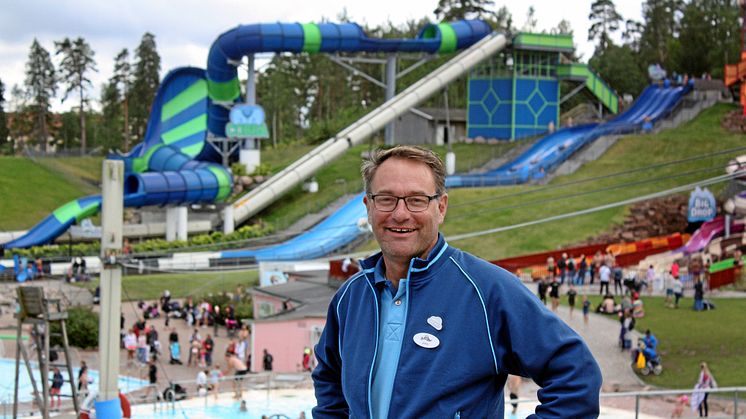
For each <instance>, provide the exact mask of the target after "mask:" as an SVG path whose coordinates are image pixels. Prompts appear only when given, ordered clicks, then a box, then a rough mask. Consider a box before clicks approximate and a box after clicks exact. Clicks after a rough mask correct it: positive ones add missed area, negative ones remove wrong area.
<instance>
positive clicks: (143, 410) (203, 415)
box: [132, 389, 316, 419]
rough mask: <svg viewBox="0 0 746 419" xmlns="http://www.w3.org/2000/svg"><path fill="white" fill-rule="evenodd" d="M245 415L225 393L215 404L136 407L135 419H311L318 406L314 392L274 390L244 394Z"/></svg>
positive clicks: (203, 401)
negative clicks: (264, 418)
mask: <svg viewBox="0 0 746 419" xmlns="http://www.w3.org/2000/svg"><path fill="white" fill-rule="evenodd" d="M243 394H244V401H246V411H245V412H242V411H241V410H240V409H241V403H240V402H239V401H237V400H233V399H232V398H231V397H232V395H233V393H223V394H222V395H221V396H220V398H219V399H218V401H217V402H216V401H215V400H214V399H213V397H212V395H209V396H207V397H206V398H200V397H198V398H194V399H190V400H186V401H181V402H177V403H176V404H175V405H174V406H173V408H172V407H171V406H170V405H165V406H164V405H161V407H159V408H154V406H153V405H141V406H137V407H135V409H134V411H133V415H132V416H133V417H136V416H137V417H146V416H147V417H149V418H180V419H187V418H188V419H213V418H220V419H234V418H235V419H261V417H262V415H266V416H268V417H270V416H273V415H280V416H279V417H280V418H285V417H287V418H290V419H296V418H298V417H299V416H300V413H301V412H304V413H305V415H306V418H309V419H310V418H311V409H312V408H313V407H314V406H315V405H316V398H315V397H314V395H313V390H309V389H304V390H273V391H271V392H269V393H268V392H267V391H259V390H256V391H254V390H252V391H245V392H244V393H243Z"/></svg>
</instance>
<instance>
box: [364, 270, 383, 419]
mask: <svg viewBox="0 0 746 419" xmlns="http://www.w3.org/2000/svg"><path fill="white" fill-rule="evenodd" d="M365 280H366V281H367V280H368V276H367V274H366V276H365ZM368 285H370V283H368ZM371 293H372V294H373V305H374V306H375V308H376V316H375V328H374V329H373V330H375V331H376V334H375V341H376V345H375V347H374V348H373V360H372V361H371V363H370V371H369V372H368V415H370V417H371V418H372V417H373V403H371V391H372V390H373V368H374V367H375V366H376V358H377V356H378V334H379V331H378V329H379V326H378V321H379V317H380V314H379V313H378V296H377V295H376V291H375V288H373V287H372V286H371Z"/></svg>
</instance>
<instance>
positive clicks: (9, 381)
mask: <svg viewBox="0 0 746 419" xmlns="http://www.w3.org/2000/svg"><path fill="white" fill-rule="evenodd" d="M31 366H32V368H33V371H34V379H35V380H36V385H37V388H38V389H39V390H41V371H39V369H38V365H37V363H36V362H32V363H31ZM61 372H62V376H63V377H65V380H67V378H68V377H67V371H64V370H63V371H61ZM77 373H78V369H77V368H73V374H77ZM15 374H16V360H15V359H7V358H0V377H3V379H0V401H12V400H13V386H14V379H15ZM88 378H89V380H91V382H90V383H89V384H88V388H96V387H98V378H99V375H98V371H94V370H91V369H89V370H88ZM49 379H50V380H51V379H52V371H51V370H50V371H49ZM147 385H148V382H147V381H145V380H140V379H138V378H132V377H125V376H119V389H120V390H121V391H122V392H125V393H126V392H130V391H135V390H137V389H139V388H142V387H145V386H147ZM18 390H19V391H18V400H19V401H20V402H30V401H32V400H33V387H32V386H31V378H29V376H28V372H27V370H26V365H25V364H24V363H23V360H21V369H20V374H19V375H18ZM62 394H63V395H64V394H68V395H69V394H70V387H69V386H68V383H67V381H66V382H65V385H64V386H63V387H62Z"/></svg>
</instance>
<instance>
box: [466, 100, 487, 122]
mask: <svg viewBox="0 0 746 419" xmlns="http://www.w3.org/2000/svg"><path fill="white" fill-rule="evenodd" d="M468 118H469V124H471V125H489V123H490V116H489V114H487V112H485V110H484V108H483V107H482V105H481V104H478V103H477V104H470V105H469V116H468Z"/></svg>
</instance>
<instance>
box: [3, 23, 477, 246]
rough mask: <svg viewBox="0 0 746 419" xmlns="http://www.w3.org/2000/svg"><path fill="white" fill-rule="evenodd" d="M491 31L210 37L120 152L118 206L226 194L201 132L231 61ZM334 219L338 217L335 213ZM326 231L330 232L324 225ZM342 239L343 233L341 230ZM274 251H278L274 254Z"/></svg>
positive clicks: (257, 28) (55, 232) (50, 231)
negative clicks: (201, 59)
mask: <svg viewBox="0 0 746 419" xmlns="http://www.w3.org/2000/svg"><path fill="white" fill-rule="evenodd" d="M490 32H491V29H490V27H489V25H488V24H487V23H486V22H484V21H479V20H463V21H458V22H453V23H441V24H434V25H427V26H425V27H424V28H423V29H422V31H421V32H420V34H419V35H418V37H417V38H415V39H376V38H369V37H367V36H366V35H365V33H364V31H363V30H362V28H361V27H360V26H359V25H357V24H355V23H343V24H333V23H321V24H298V23H289V24H288V23H268V24H253V25H241V26H238V27H236V28H234V29H231V30H229V31H227V32H225V33H223V34H222V35H220V36H219V37H218V39H217V40H216V41H215V43H214V44H213V45H212V47H211V48H210V52H209V56H208V66H207V70H206V71H205V70H203V69H199V68H194V67H183V68H178V69H175V70H173V71H171V72H169V73H168V74H167V75H166V76H165V77H164V79H163V81H162V82H161V84H160V86H159V88H158V91H157V93H156V96H155V99H154V102H153V105H152V110H151V114H150V118H149V120H148V125H147V129H146V133H145V137H144V139H143V141H142V142H141V143H139V144H137V145H136V146H134V147H133V148H132V150H131V151H130V152H129V153H127V154H124V155H121V154H120V155H111V156H109V158H116V159H121V160H123V161H124V164H125V173H127V178H126V180H125V205H126V206H144V205H183V204H188V203H199V202H215V201H219V200H221V199H224V198H225V197H226V196H227V195H228V194H229V192H230V189H231V183H232V179H231V176H230V174H229V173H228V172H227V171H226V170H225V169H224V168H222V167H221V166H219V165H212V164H208V163H206V162H217V161H220V160H219V158H220V156H219V155H218V154H217V153H216V152H215V150H214V149H213V148H212V147H209V146H206V145H205V139H206V137H207V134H208V127H209V131H212V132H213V133H214V134H215V135H217V136H224V134H225V124H226V122H227V121H228V110H227V109H226V108H224V107H223V104H222V103H221V102H225V101H236V100H238V99H239V96H240V89H239V88H238V78H237V71H236V62H237V61H238V60H240V59H241V58H242V57H243V56H244V55H247V54H251V53H255V52H309V53H314V52H411V51H418V52H429V53H435V52H452V51H455V50H458V49H463V48H466V47H469V46H471V45H472V44H474V43H475V42H477V41H479V40H480V39H482V38H483V37H485V36H487V35H488V34H489V33H490ZM100 201H101V198H100V196H91V197H86V198H81V199H77V200H74V201H71V202H69V203H67V204H65V205H64V206H62V207H60V208H58V209H57V210H55V212H54V213H53V214H52V215H50V216H48V217H46V218H45V219H44V220H42V222H40V223H39V224H38V225H37V226H35V227H33V228H32V229H31V230H30V231H29V232H28V233H27V234H26V235H24V236H22V237H20V238H18V239H16V240H13V241H12V242H9V243H6V244H4V245H3V247H4V248H8V249H10V248H17V247H30V246H35V245H42V244H47V243H50V242H52V241H53V240H54V239H55V238H56V237H58V236H59V235H61V234H63V233H64V232H65V231H66V230H67V229H68V228H69V227H70V225H72V224H74V223H76V222H78V221H80V220H81V219H82V218H85V217H89V216H91V215H93V214H95V213H96V212H98V211H99V210H100ZM336 219H338V220H339V218H336ZM330 231H331V230H330ZM342 235H343V236H345V235H348V234H347V233H342ZM278 254H279V253H278Z"/></svg>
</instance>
